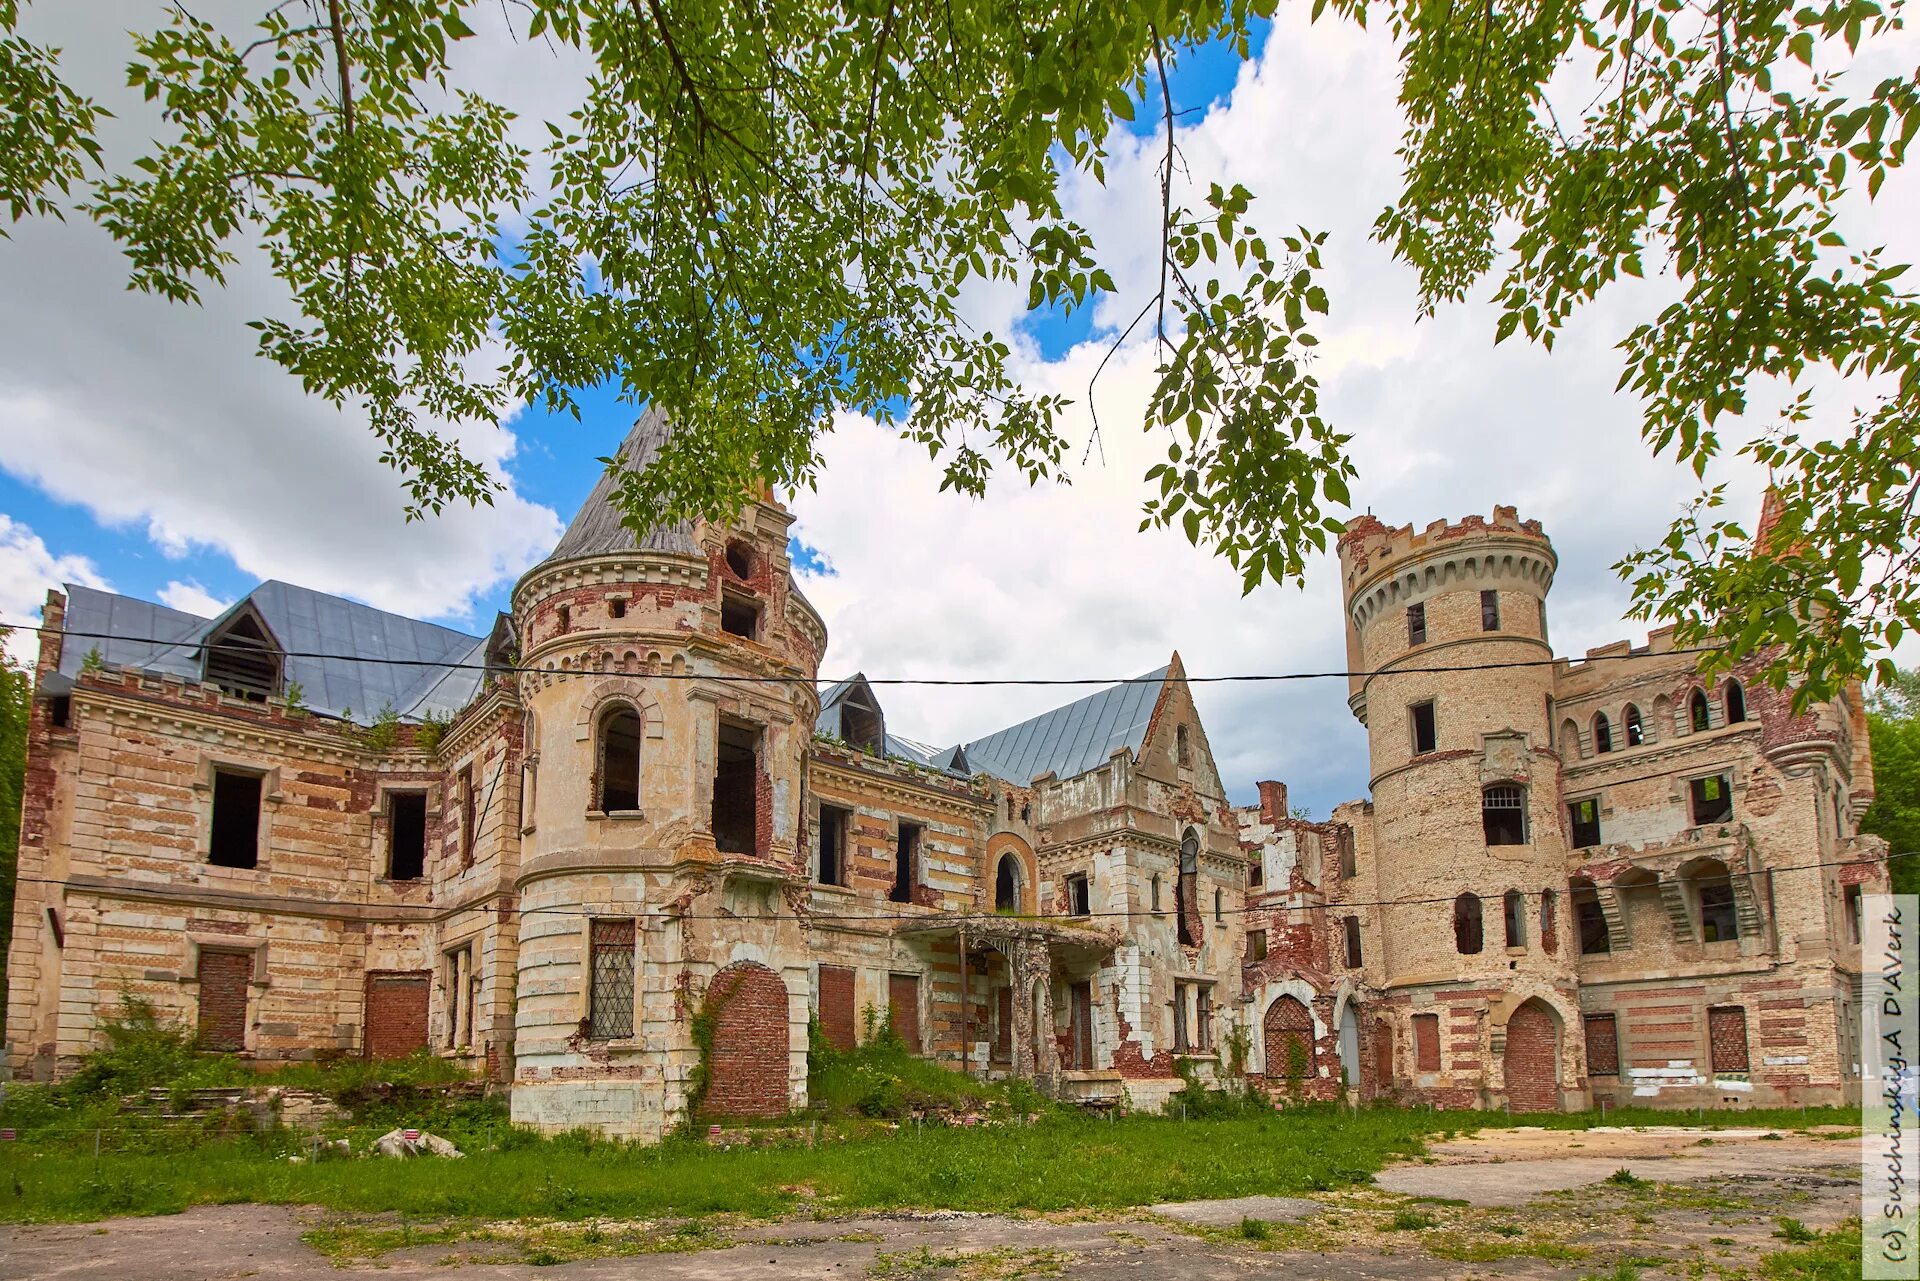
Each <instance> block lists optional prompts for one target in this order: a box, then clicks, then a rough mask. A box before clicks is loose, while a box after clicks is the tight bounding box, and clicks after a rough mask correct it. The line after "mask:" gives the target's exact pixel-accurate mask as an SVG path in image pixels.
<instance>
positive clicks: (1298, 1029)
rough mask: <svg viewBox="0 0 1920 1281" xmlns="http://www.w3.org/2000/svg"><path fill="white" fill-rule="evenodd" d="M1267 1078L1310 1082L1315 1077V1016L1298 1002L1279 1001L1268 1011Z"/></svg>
mask: <svg viewBox="0 0 1920 1281" xmlns="http://www.w3.org/2000/svg"><path fill="white" fill-rule="evenodd" d="M1265 1023H1266V1027H1265V1029H1264V1031H1265V1032H1266V1041H1267V1076H1268V1077H1269V1078H1284V1079H1287V1080H1295V1081H1298V1080H1307V1079H1311V1078H1312V1077H1313V1076H1314V1075H1315V1066H1314V1061H1313V1012H1312V1011H1311V1010H1309V1009H1308V1008H1307V1007H1306V1006H1305V1005H1303V1004H1301V1002H1300V1001H1299V999H1298V998H1296V997H1291V996H1282V997H1277V998H1275V1000H1274V1002H1273V1004H1272V1005H1269V1006H1268V1007H1267V1017H1266V1020H1265Z"/></svg>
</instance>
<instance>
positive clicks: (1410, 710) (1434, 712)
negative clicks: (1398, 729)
mask: <svg viewBox="0 0 1920 1281" xmlns="http://www.w3.org/2000/svg"><path fill="white" fill-rule="evenodd" d="M1422 712H1424V713H1425V714H1426V716H1425V720H1426V731H1427V732H1426V736H1425V739H1424V741H1425V743H1426V746H1425V747H1422V746H1421V745H1420V744H1421V742H1422V741H1423V740H1422V737H1421V733H1420V729H1421V719H1422V718H1421V713H1422ZM1407 733H1408V737H1409V741H1410V742H1411V743H1412V745H1413V754H1414V755H1415V756H1427V755H1430V754H1431V753H1433V752H1437V751H1439V750H1440V706H1439V700H1438V699H1434V698H1427V699H1422V700H1421V701H1419V702H1417V703H1408V704H1407Z"/></svg>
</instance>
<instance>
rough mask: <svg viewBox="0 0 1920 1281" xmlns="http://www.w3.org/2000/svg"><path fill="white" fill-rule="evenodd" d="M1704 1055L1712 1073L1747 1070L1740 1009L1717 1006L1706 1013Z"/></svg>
mask: <svg viewBox="0 0 1920 1281" xmlns="http://www.w3.org/2000/svg"><path fill="white" fill-rule="evenodd" d="M1707 1052H1708V1056H1709V1059H1710V1061H1711V1062H1712V1064H1713V1070H1714V1071H1715V1072H1745V1071H1747V1070H1749V1066H1750V1065H1749V1061H1748V1058H1747V1011H1746V1008H1745V1007H1744V1006H1739V1005H1720V1006H1715V1007H1714V1008H1713V1009H1710V1010H1708V1011H1707Z"/></svg>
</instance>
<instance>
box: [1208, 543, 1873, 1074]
mask: <svg viewBox="0 0 1920 1281" xmlns="http://www.w3.org/2000/svg"><path fill="white" fill-rule="evenodd" d="M1340 561H1341V567H1342V572H1343V577H1344V587H1345V602H1346V614H1347V618H1346V625H1347V652H1348V657H1349V662H1348V667H1349V669H1350V670H1352V671H1353V672H1355V673H1359V674H1357V675H1354V676H1353V677H1351V678H1350V684H1349V699H1348V704H1349V706H1350V707H1351V708H1352V710H1353V712H1354V715H1355V716H1357V717H1358V718H1359V719H1360V721H1361V722H1362V723H1363V724H1364V725H1365V726H1366V727H1367V734H1368V743H1369V750H1370V758H1371V777H1370V778H1369V788H1370V791H1371V796H1372V799H1371V800H1370V801H1368V802H1365V803H1358V802H1356V803H1352V804H1348V805H1345V806H1342V807H1340V808H1339V809H1338V810H1336V812H1335V814H1334V816H1333V820H1332V821H1331V822H1328V823H1307V822H1303V821H1301V820H1298V819H1294V818H1291V817H1289V815H1288V813H1287V806H1286V795H1285V789H1284V788H1281V787H1280V786H1279V785H1278V784H1263V785H1262V787H1261V803H1260V804H1259V805H1258V806H1256V807H1253V808H1252V809H1249V810H1244V811H1241V833H1242V842H1243V845H1244V846H1245V848H1246V849H1247V851H1248V854H1249V857H1250V858H1252V859H1254V860H1255V861H1256V867H1257V870H1256V871H1255V872H1254V873H1253V875H1254V876H1256V877H1257V878H1259V879H1260V881H1261V884H1260V885H1259V886H1257V887H1256V888H1255V889H1254V890H1253V891H1252V897H1251V899H1250V903H1249V913H1248V921H1247V928H1248V931H1249V963H1248V967H1247V978H1246V983H1247V988H1248V991H1249V994H1250V996H1251V997H1252V1000H1253V1004H1254V1006H1255V1007H1256V1008H1257V1009H1258V1010H1260V1011H1261V1014H1260V1016H1259V1017H1258V1018H1256V1019H1252V1020H1250V1027H1251V1028H1252V1030H1254V1031H1255V1033H1256V1034H1257V1036H1258V1041H1259V1044H1258V1047H1257V1055H1256V1058H1257V1064H1256V1066H1257V1067H1258V1068H1259V1069H1260V1070H1261V1071H1262V1072H1263V1073H1264V1074H1265V1075H1266V1077H1267V1079H1268V1080H1269V1082H1271V1083H1274V1084H1277V1085H1278V1086H1280V1087H1281V1088H1285V1089H1290V1090H1292V1091H1295V1092H1298V1093H1304V1094H1306V1095H1309V1096H1319V1097H1327V1096H1331V1095H1333V1094H1336V1093H1338V1092H1339V1091H1340V1090H1341V1089H1342V1088H1350V1089H1354V1090H1356V1091H1358V1092H1359V1093H1360V1094H1361V1095H1362V1096H1364V1097H1392V1098H1398V1099H1404V1100H1408V1101H1420V1102H1427V1103H1433V1104H1436V1105H1440V1106H1447V1107H1499V1106H1506V1107H1511V1108H1512V1109H1513V1110H1515V1111H1523V1110H1527V1111H1531V1110H1546V1109H1559V1108H1578V1107H1586V1106H1590V1105H1593V1104H1594V1103H1596V1102H1599V1101H1607V1102H1611V1103H1615V1104H1619V1103H1628V1102H1633V1103H1650V1104H1655V1105H1662V1106H1677V1107H1689V1108H1690V1107H1694V1106H1707V1107H1714V1106H1722V1105H1741V1104H1748V1103H1752V1104H1762V1105H1766V1104H1782V1105H1795V1104H1819V1103H1836V1104H1837V1103H1852V1102H1855V1101H1857V1099H1858V1091H1859V1064H1858V1061H1857V1056H1858V1027H1859V1001H1860V994H1861V955H1860V940H1861V933H1862V930H1861V926H1862V922H1861V915H1860V914H1861V910H1862V897H1861V896H1862V894H1863V893H1864V892H1868V891H1873V890H1884V889H1885V888H1887V885H1888V880H1887V866H1886V855H1887V851H1886V847H1885V843H1884V842H1882V841H1880V840H1879V838H1877V837H1871V836H1862V835H1860V834H1858V833H1857V832H1856V831H1855V826H1854V825H1855V823H1856V822H1857V821H1858V819H1859V817H1860V815H1861V814H1862V813H1863V812H1864V811H1865V809H1866V807H1867V804H1868V803H1869V802H1870V801H1871V800H1872V797H1873V771H1872V763H1871V760H1870V758H1869V754H1868V741H1867V733H1866V723H1865V715H1864V708H1863V705H1862V701H1861V697H1860V691H1859V690H1858V688H1853V689H1850V690H1848V691H1846V692H1845V693H1844V694H1843V695H1842V696H1841V697H1840V698H1838V699H1836V700H1834V701H1832V702H1829V703H1822V704H1816V705H1814V706H1813V707H1811V708H1809V709H1807V710H1806V711H1804V712H1796V711H1795V710H1794V709H1793V707H1792V705H1791V698H1790V695H1789V694H1788V693H1786V692H1782V691H1778V690H1774V689H1771V688H1769V687H1767V686H1766V685H1764V684H1762V683H1760V682H1759V681H1757V680H1755V679H1754V671H1755V669H1756V668H1757V666H1758V664H1757V663H1750V664H1748V665H1745V666H1742V667H1737V668H1736V669H1735V670H1734V671H1733V672H1731V673H1729V674H1727V675H1726V676H1723V677H1722V678H1721V679H1719V680H1718V681H1717V682H1716V683H1714V684H1712V685H1711V686H1709V685H1707V684H1705V683H1703V682H1702V681H1701V680H1700V679H1699V677H1698V676H1697V674H1696V664H1697V659H1698V655H1697V654H1695V653H1688V652H1677V651H1676V650H1675V649H1674V647H1673V644H1672V638H1671V634H1670V632H1668V631H1665V630H1661V631H1655V632H1654V633H1653V634H1652V635H1651V636H1650V637H1649V640H1648V643H1647V644H1646V645H1645V646H1643V647H1639V648H1634V647H1631V646H1629V645H1627V644H1625V643H1621V644H1617V645H1611V646H1606V647H1604V648H1601V649H1596V650H1591V651H1589V652H1588V653H1587V655H1586V657H1585V658H1584V659H1582V660H1578V661H1568V660H1564V659H1563V660H1555V659H1554V658H1553V655H1552V650H1551V649H1550V647H1549V645H1548V642H1547V614H1546V598H1547V591H1548V589H1549V587H1550V586H1551V585H1552V581H1553V574H1554V570H1555V568H1556V560H1555V557H1554V554H1553V549H1552V547H1551V545H1550V544H1549V542H1548V540H1547V537H1546V535H1545V534H1544V533H1543V531H1542V530H1541V528H1540V526H1539V525H1538V524H1537V523H1536V522H1532V521H1525V522H1523V521H1521V520H1520V519H1518V517H1517V515H1516V513H1515V512H1514V510H1513V509H1511V508H1498V509H1496V510H1495V512H1494V515H1493V518H1492V519H1491V520H1488V519H1486V518H1483V517H1469V518H1467V519H1466V520H1465V521H1462V522H1460V523H1458V524H1449V523H1447V522H1444V521H1441V522H1436V523H1435V524H1432V525H1430V526H1428V527H1427V528H1426V529H1425V530H1423V531H1420V532H1415V531H1414V529H1413V528H1412V527H1411V526H1407V527H1402V528H1400V529H1389V528H1387V527H1386V526H1385V525H1383V524H1381V523H1380V522H1379V521H1377V520H1375V519H1373V518H1372V517H1363V518H1361V519H1359V520H1357V521H1355V522H1353V524H1351V525H1350V526H1349V527H1348V530H1347V532H1346V534H1345V536H1344V537H1343V538H1342V539H1341V542H1340Z"/></svg>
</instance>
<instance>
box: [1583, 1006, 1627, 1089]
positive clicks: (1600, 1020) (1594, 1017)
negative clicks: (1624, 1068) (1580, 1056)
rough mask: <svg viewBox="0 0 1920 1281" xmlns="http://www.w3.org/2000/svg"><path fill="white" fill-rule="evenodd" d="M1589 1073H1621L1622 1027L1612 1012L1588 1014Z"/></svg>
mask: <svg viewBox="0 0 1920 1281" xmlns="http://www.w3.org/2000/svg"><path fill="white" fill-rule="evenodd" d="M1587 1075H1589V1076H1619V1075H1620V1028H1619V1024H1618V1022H1617V1020H1616V1019H1615V1018H1614V1016H1613V1015H1611V1014H1589V1015H1587Z"/></svg>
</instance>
